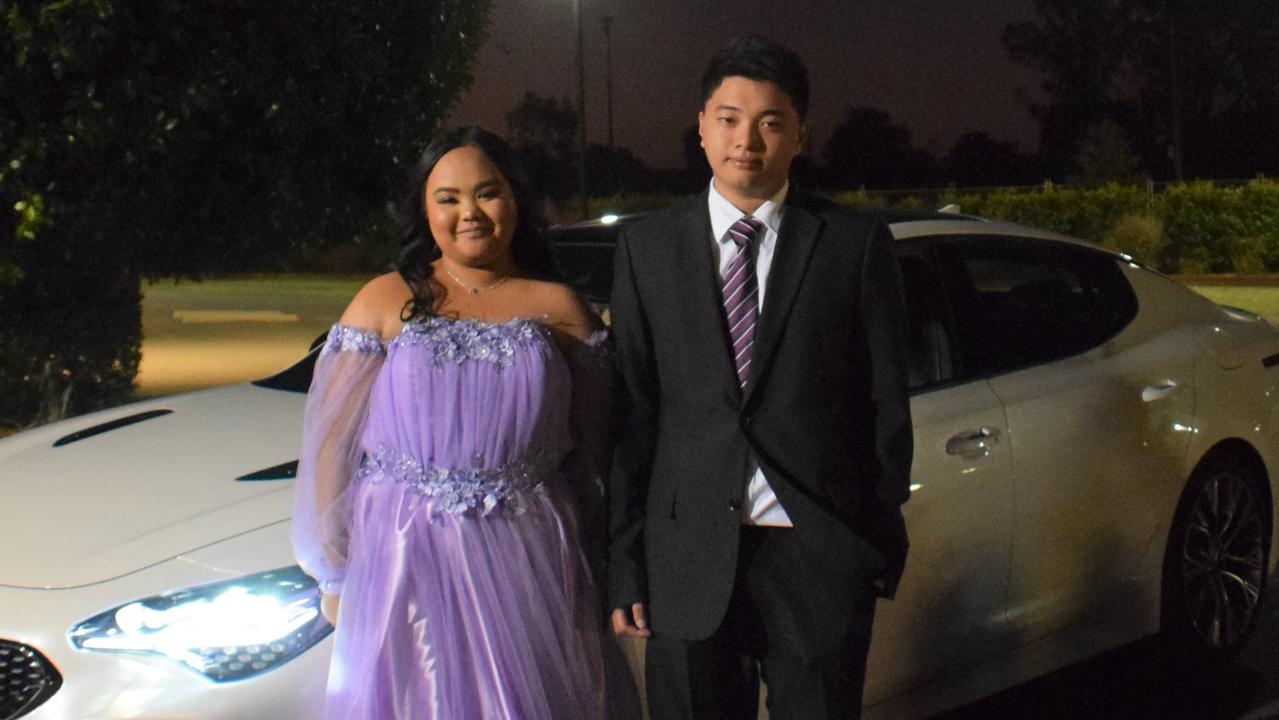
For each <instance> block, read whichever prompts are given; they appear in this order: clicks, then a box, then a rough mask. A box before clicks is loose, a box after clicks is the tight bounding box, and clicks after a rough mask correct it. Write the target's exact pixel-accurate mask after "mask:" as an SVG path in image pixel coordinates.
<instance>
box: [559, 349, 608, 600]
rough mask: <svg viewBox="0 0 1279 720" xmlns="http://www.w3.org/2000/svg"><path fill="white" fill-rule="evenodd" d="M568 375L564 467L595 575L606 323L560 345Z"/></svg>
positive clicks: (599, 545) (600, 539)
mask: <svg viewBox="0 0 1279 720" xmlns="http://www.w3.org/2000/svg"><path fill="white" fill-rule="evenodd" d="M566 355H567V358H568V366H569V371H570V373H571V375H572V378H573V399H572V410H571V423H572V433H573V452H572V453H571V454H570V455H569V457H568V461H567V463H566V467H565V471H566V475H567V477H568V480H569V484H570V486H571V487H572V489H573V494H574V496H575V497H576V500H577V503H578V511H579V514H580V516H581V520H580V522H581V529H580V532H581V542H582V545H583V549H584V550H585V551H586V554H587V557H588V559H589V560H590V563H591V565H592V568H593V570H594V571H595V572H596V577H600V575H599V571H600V570H601V569H602V566H603V553H604V542H605V537H604V536H605V519H606V513H605V505H604V479H603V477H604V472H605V471H606V470H607V469H608V454H609V448H610V442H609V433H608V427H609V425H608V417H609V415H608V413H609V383H610V380H611V374H610V362H611V359H612V342H611V338H610V336H609V332H608V330H607V329H601V330H597V331H595V332H594V333H592V334H591V335H590V336H589V337H587V338H586V339H585V340H579V341H574V342H572V343H570V346H569V347H568V348H567V350H566Z"/></svg>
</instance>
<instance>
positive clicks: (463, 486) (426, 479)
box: [357, 445, 555, 517]
mask: <svg viewBox="0 0 1279 720" xmlns="http://www.w3.org/2000/svg"><path fill="white" fill-rule="evenodd" d="M554 466H555V464H554V461H553V459H552V458H551V457H550V456H549V454H547V453H544V452H530V453H528V454H527V455H525V456H524V457H522V458H520V459H519V460H516V461H515V462H511V463H508V464H506V465H500V466H497V467H485V466H484V462H483V460H482V459H480V458H479V457H476V458H475V459H473V460H472V461H471V464H470V465H466V466H462V467H440V466H438V465H425V466H424V465H422V463H420V462H418V461H417V460H416V459H414V458H412V457H409V456H408V455H405V454H404V453H402V452H400V451H399V450H396V449H394V448H391V447H388V446H386V445H381V446H379V447H378V450H377V452H375V453H373V454H366V455H365V456H364V459H363V460H362V461H361V462H360V469H359V473H358V474H357V477H358V478H359V479H360V480H368V481H371V482H386V481H390V482H401V483H405V484H407V485H410V486H411V487H412V488H413V489H414V490H415V491H416V492H418V493H419V494H421V495H422V496H424V497H426V498H428V499H429V500H430V501H431V505H432V508H431V512H432V514H436V513H438V512H445V513H449V514H452V515H458V514H462V513H465V512H467V511H470V510H474V511H475V512H476V513H477V514H478V515H480V516H481V517H483V516H485V515H488V514H489V513H491V512H493V511H494V510H497V509H501V510H502V511H503V512H504V513H506V514H508V515H518V514H520V513H522V512H524V511H525V509H526V506H525V502H524V501H525V497H526V495H527V494H528V493H529V492H537V491H539V490H540V486H541V484H542V481H543V480H544V479H545V478H546V476H547V474H548V473H550V472H551V471H552V470H553V469H554Z"/></svg>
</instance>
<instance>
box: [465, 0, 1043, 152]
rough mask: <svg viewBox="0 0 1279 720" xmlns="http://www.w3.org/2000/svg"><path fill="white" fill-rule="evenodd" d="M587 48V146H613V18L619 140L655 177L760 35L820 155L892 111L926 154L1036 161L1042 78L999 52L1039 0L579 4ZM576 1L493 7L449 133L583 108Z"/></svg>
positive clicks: (598, 0) (600, 0)
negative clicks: (565, 100) (799, 82)
mask: <svg viewBox="0 0 1279 720" xmlns="http://www.w3.org/2000/svg"><path fill="white" fill-rule="evenodd" d="M581 2H582V22H583V29H584V35H585V39H586V44H585V48H586V112H587V129H588V138H589V140H590V141H591V142H599V143H603V142H605V141H606V137H607V130H606V128H607V121H606V100H605V97H606V96H605V62H604V57H605V55H604V48H605V38H604V32H603V29H602V23H601V19H602V18H603V17H605V16H606V15H611V16H612V17H613V26H612V27H613V30H612V60H613V63H612V64H613V122H614V139H615V143H616V144H617V145H619V146H622V147H626V148H629V149H630V150H632V151H633V152H634V153H635V154H636V155H638V156H639V157H640V158H641V159H643V160H644V161H646V162H648V163H649V164H650V165H653V166H655V167H679V166H682V164H683V161H682V159H681V155H680V133H681V132H682V131H683V129H684V128H685V127H687V126H688V125H689V124H691V123H692V122H693V121H694V120H695V119H696V116H697V111H698V110H700V109H701V98H700V97H699V89H698V84H699V81H700V77H701V72H702V68H703V66H704V65H705V62H706V59H707V57H708V56H709V55H710V53H711V51H712V50H713V49H714V48H715V47H718V46H719V45H720V44H722V43H723V41H724V40H726V39H727V38H730V37H733V36H735V35H739V34H745V33H750V32H758V33H761V34H764V35H768V36H770V37H772V38H774V39H776V40H778V41H780V42H782V43H783V44H785V45H788V46H790V47H791V48H792V49H794V50H795V51H796V52H798V53H799V54H800V56H801V57H803V58H804V61H805V62H806V63H807V65H808V69H809V77H810V82H811V84H812V88H813V95H812V101H811V103H810V110H809V124H810V126H811V128H812V131H813V140H814V143H813V144H812V145H811V146H810V154H813V155H817V154H819V152H820V148H821V144H822V142H824V141H825V138H826V137H827V135H829V133H830V131H831V129H832V128H833V127H834V126H835V125H836V124H837V123H838V122H839V119H840V117H841V116H842V115H843V112H844V110H845V109H846V108H847V107H849V106H850V105H869V106H873V107H877V108H880V109H882V110H884V111H886V112H888V113H889V114H890V115H891V116H892V118H893V121H894V122H895V123H897V124H901V125H905V126H907V127H908V128H910V130H911V133H912V137H913V138H914V144H915V146H916V147H919V148H922V149H925V150H928V151H929V152H932V153H933V154H935V155H942V154H944V153H945V152H946V151H947V150H949V149H950V146H951V145H952V144H953V143H954V142H955V140H956V139H958V138H959V136H960V135H962V134H963V133H965V132H968V131H972V130H983V131H985V132H987V133H989V134H990V135H991V136H992V137H994V138H995V139H996V140H1011V141H1013V142H1016V143H1017V144H1018V145H1020V147H1021V148H1022V149H1023V150H1026V151H1033V150H1035V149H1036V145H1037V142H1038V141H1037V137H1038V128H1037V126H1036V123H1035V122H1034V119H1033V118H1032V117H1031V115H1030V113H1029V111H1027V110H1026V108H1025V103H1024V102H1023V101H1022V100H1020V99H1019V97H1018V93H1019V92H1020V93H1022V94H1026V93H1029V94H1030V95H1031V96H1033V95H1034V93H1035V91H1036V88H1037V86H1038V83H1039V80H1038V78H1037V77H1036V76H1035V75H1034V74H1032V73H1031V72H1029V71H1028V70H1026V69H1024V68H1022V67H1021V66H1017V65H1014V64H1013V63H1012V61H1011V60H1009V58H1008V54H1007V52H1006V51H1005V50H1004V47H1003V45H1002V44H1001V43H1000V41H999V38H1000V34H1001V33H1002V31H1003V28H1004V26H1005V25H1006V24H1008V23H1009V22H1015V21H1023V20H1028V19H1031V18H1032V17H1033V16H1034V12H1033V6H1032V0H861V1H849V2H836V1H834V0H807V1H805V0H796V2H794V3H793V6H792V7H788V6H791V5H792V3H783V2H781V1H780V0H769V1H767V2H765V1H762V0H753V1H752V0H743V1H741V2H732V1H731V0H687V1H685V2H664V1H662V0H581ZM576 39H577V35H576V29H575V25H574V19H573V3H572V0H494V2H493V6H492V14H491V22H490V26H489V37H488V40H487V41H486V42H485V44H484V46H483V48H482V49H481V50H480V53H479V58H478V61H477V64H476V68H475V76H474V84H473V85H472V87H471V89H470V90H469V91H467V92H465V93H464V94H463V95H462V96H461V98H460V99H459V101H458V103H457V104H456V105H455V107H454V110H453V112H452V113H451V115H450V117H449V121H450V122H451V123H454V124H460V123H468V122H476V123H479V124H481V125H484V126H485V127H488V128H491V129H493V130H494V131H497V132H499V133H503V134H504V133H505V130H506V123H505V116H506V113H507V112H508V111H509V110H510V109H511V108H512V107H514V106H515V104H516V103H517V102H518V101H519V99H520V97H522V96H523V94H524V93H525V92H526V91H533V92H535V93H537V94H539V95H543V96H551V97H563V96H567V97H569V98H570V99H572V100H573V101H574V102H576V98H577V74H576V73H577V70H576V54H575V47H576V45H575V43H576Z"/></svg>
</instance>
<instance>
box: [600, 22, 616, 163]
mask: <svg viewBox="0 0 1279 720" xmlns="http://www.w3.org/2000/svg"><path fill="white" fill-rule="evenodd" d="M601 22H602V23H603V25H604V96H605V98H606V103H607V105H605V107H606V108H607V112H608V150H609V157H612V155H613V33H612V30H613V16H612V15H605V16H604V19H603V20H602V21H601Z"/></svg>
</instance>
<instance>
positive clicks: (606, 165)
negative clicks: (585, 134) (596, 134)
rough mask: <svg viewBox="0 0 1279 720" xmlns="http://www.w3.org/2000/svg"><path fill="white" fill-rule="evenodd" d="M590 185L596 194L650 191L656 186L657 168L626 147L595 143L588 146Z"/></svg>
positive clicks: (597, 195) (588, 177)
mask: <svg viewBox="0 0 1279 720" xmlns="http://www.w3.org/2000/svg"><path fill="white" fill-rule="evenodd" d="M586 172H587V185H589V186H590V188H591V192H592V194H594V195H595V196H596V197H603V196H608V195H618V194H621V193H646V192H652V191H653V190H655V189H656V182H657V181H656V179H655V178H654V175H653V170H652V169H651V168H649V166H648V164H646V163H645V162H644V161H643V160H640V159H639V158H637V157H635V153H633V152H631V151H630V150H628V149H626V148H622V147H613V148H610V147H609V146H607V145H600V144H598V143H591V144H590V145H588V146H587V147H586Z"/></svg>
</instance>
